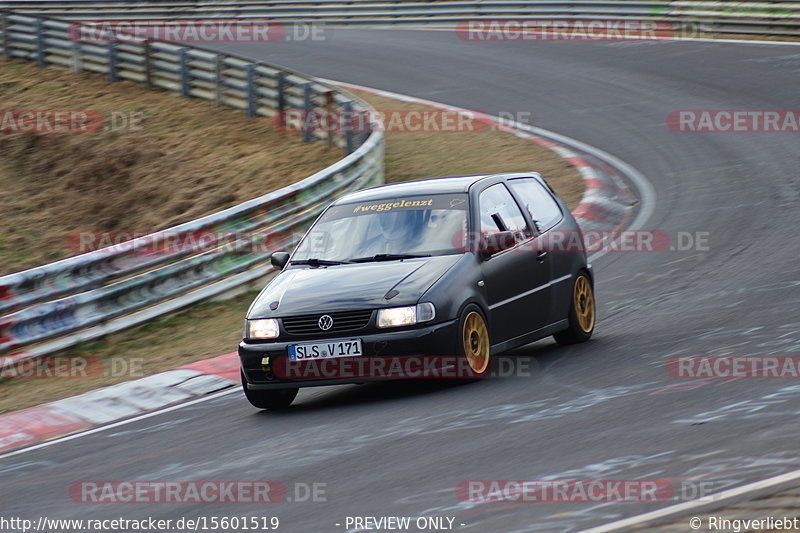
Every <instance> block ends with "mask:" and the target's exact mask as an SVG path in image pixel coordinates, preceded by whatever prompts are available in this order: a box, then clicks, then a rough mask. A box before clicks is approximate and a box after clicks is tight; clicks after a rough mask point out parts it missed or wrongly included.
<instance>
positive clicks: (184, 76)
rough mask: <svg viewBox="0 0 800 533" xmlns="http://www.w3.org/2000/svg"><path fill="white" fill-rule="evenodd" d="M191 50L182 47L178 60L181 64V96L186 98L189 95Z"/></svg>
mask: <svg viewBox="0 0 800 533" xmlns="http://www.w3.org/2000/svg"><path fill="white" fill-rule="evenodd" d="M188 53H189V50H188V49H186V48H181V49H180V50H178V62H179V64H180V74H179V75H180V77H181V96H183V97H184V98H188V97H189V56H188Z"/></svg>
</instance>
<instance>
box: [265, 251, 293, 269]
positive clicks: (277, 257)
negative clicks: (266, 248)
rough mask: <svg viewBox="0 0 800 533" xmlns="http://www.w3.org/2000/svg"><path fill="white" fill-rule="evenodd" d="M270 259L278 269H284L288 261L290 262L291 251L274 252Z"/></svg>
mask: <svg viewBox="0 0 800 533" xmlns="http://www.w3.org/2000/svg"><path fill="white" fill-rule="evenodd" d="M269 260H270V262H271V263H272V266H274V267H275V268H277V269H278V270H283V268H284V267H285V266H286V263H288V262H289V252H272V255H271V256H270V257H269Z"/></svg>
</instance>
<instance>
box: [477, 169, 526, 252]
mask: <svg viewBox="0 0 800 533" xmlns="http://www.w3.org/2000/svg"><path fill="white" fill-rule="evenodd" d="M478 204H479V206H480V214H481V232H482V233H497V232H499V231H513V232H514V235H516V237H517V241H520V240H522V239H527V238H529V237H530V236H531V231H530V229H529V228H528V225H527V223H526V222H525V217H524V216H523V215H522V211H521V210H520V208H519V206H518V205H517V202H515V201H514V197H513V196H511V193H510V192H508V189H506V186H505V185H503V184H502V183H497V184H495V185H492V186H491V187H489V188H488V189H486V190H484V191H483V192H482V193H481V194H480V197H479V200H478Z"/></svg>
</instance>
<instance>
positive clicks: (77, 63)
mask: <svg viewBox="0 0 800 533" xmlns="http://www.w3.org/2000/svg"><path fill="white" fill-rule="evenodd" d="M82 68H83V61H82V60H81V42H80V41H79V40H78V39H75V40H74V41H72V72H80V71H81V69H82Z"/></svg>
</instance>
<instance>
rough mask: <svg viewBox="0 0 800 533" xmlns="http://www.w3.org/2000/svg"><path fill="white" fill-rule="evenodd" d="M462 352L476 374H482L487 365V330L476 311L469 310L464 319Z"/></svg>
mask: <svg viewBox="0 0 800 533" xmlns="http://www.w3.org/2000/svg"><path fill="white" fill-rule="evenodd" d="M463 341H464V353H465V355H466V356H467V363H468V364H469V367H470V368H471V369H472V371H473V372H474V373H476V374H483V373H484V372H485V371H486V369H487V368H488V367H489V330H488V329H486V322H485V321H484V320H483V317H482V316H481V315H480V313H478V312H477V311H470V313H469V314H468V315H467V318H466V320H464V331H463Z"/></svg>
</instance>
